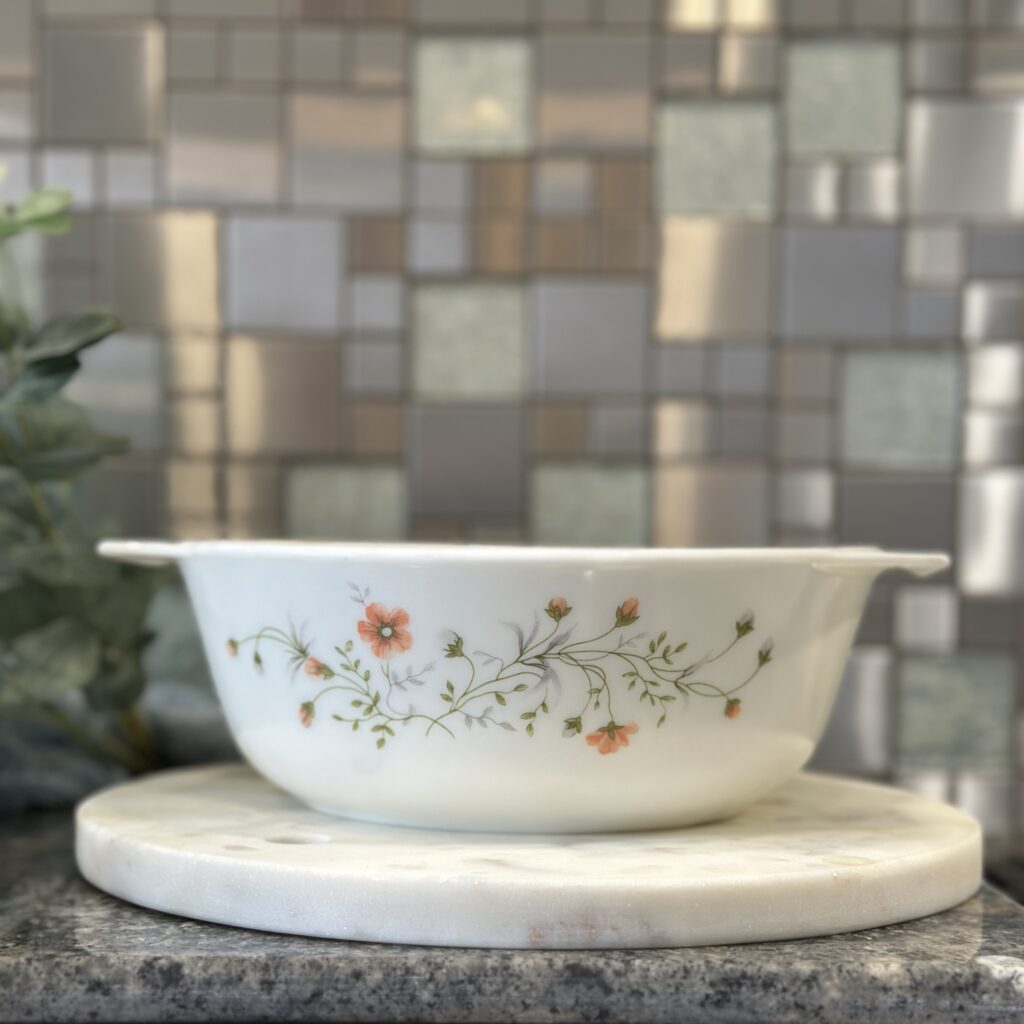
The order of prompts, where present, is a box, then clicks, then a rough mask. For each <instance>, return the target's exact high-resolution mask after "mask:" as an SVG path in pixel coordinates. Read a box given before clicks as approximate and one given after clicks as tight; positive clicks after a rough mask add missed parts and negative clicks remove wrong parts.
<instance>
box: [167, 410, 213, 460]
mask: <svg viewBox="0 0 1024 1024" xmlns="http://www.w3.org/2000/svg"><path fill="white" fill-rule="evenodd" d="M167 426H168V433H169V448H170V450H171V451H172V452H176V453H178V454H181V455H216V454H217V453H218V452H220V450H221V448H222V444H221V404H220V401H219V400H218V399H216V398H212V397H208V396H201V397H200V396H196V397H188V398H176V399H173V400H172V401H171V402H169V403H168V408H167Z"/></svg>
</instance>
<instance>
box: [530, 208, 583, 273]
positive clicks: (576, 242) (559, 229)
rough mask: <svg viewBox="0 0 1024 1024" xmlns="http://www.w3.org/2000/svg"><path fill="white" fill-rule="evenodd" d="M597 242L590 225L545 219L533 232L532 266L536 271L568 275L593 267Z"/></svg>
mask: <svg viewBox="0 0 1024 1024" xmlns="http://www.w3.org/2000/svg"><path fill="white" fill-rule="evenodd" d="M597 250H598V242H597V238H596V237H595V230H594V229H593V228H592V226H591V224H590V221H588V220H584V219H579V220H577V219H575V218H573V219H569V218H564V219H563V218H559V219H555V218H548V219H544V220H539V221H537V223H536V225H535V227H534V231H533V262H534V266H535V267H536V269H537V270H545V271H554V272H572V271H585V270H589V269H590V268H591V267H592V266H594V265H595V264H596V263H597Z"/></svg>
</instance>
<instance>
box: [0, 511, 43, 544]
mask: <svg viewBox="0 0 1024 1024" xmlns="http://www.w3.org/2000/svg"><path fill="white" fill-rule="evenodd" d="M39 538H40V534H39V529H38V528H37V527H36V526H34V525H33V524H32V523H31V522H28V521H27V520H25V519H22V518H21V516H18V515H15V514H14V512H12V511H11V510H10V509H7V508H4V507H3V505H0V546H11V545H16V544H18V545H20V544H31V543H32V542H33V541H38V540H39Z"/></svg>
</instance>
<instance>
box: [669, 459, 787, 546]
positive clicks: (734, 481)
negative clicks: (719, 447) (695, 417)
mask: <svg viewBox="0 0 1024 1024" xmlns="http://www.w3.org/2000/svg"><path fill="white" fill-rule="evenodd" d="M768 498H769V482H768V474H767V472H766V471H765V470H764V469H763V468H762V467H760V466H754V465H751V466H746V465H724V464H715V463H705V464H703V465H699V466H689V465H682V464H680V465H662V466H659V467H658V468H657V469H656V470H655V472H654V543H655V544H657V545H658V546H660V547H691V546H703V547H735V546H740V547H757V546H758V545H763V544H766V543H767V541H768Z"/></svg>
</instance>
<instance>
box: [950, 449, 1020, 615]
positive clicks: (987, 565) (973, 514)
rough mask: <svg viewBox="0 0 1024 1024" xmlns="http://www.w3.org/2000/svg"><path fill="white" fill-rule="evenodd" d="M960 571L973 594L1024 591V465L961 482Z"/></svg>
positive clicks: (962, 581) (963, 586) (962, 583)
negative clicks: (1023, 467)
mask: <svg viewBox="0 0 1024 1024" xmlns="http://www.w3.org/2000/svg"><path fill="white" fill-rule="evenodd" d="M958 526H959V541H960V543H959V547H958V551H959V558H958V559H957V574H958V579H959V582H960V587H961V589H962V590H963V591H964V592H965V593H967V594H972V595H973V594H978V595H996V596H998V595H1003V594H1020V593H1021V592H1022V591H1024V470H1022V469H1021V468H1020V467H1013V468H1006V469H993V470H988V471H985V472H975V473H969V474H967V475H966V476H965V477H964V479H963V480H962V482H961V484H960V505H959V518H958Z"/></svg>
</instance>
